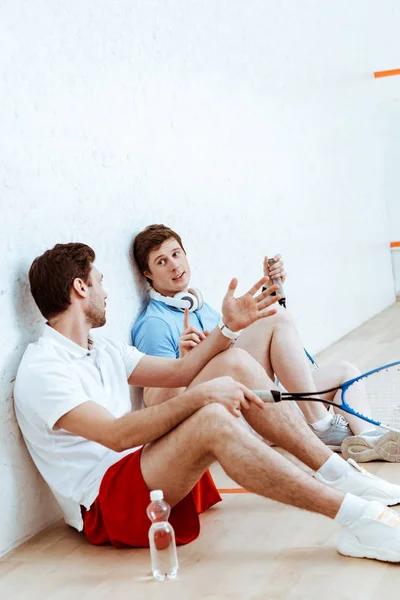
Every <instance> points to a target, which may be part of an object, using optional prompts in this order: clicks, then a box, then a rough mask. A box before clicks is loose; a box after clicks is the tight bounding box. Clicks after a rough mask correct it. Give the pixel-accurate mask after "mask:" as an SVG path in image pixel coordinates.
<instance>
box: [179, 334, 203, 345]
mask: <svg viewBox="0 0 400 600" xmlns="http://www.w3.org/2000/svg"><path fill="white" fill-rule="evenodd" d="M182 340H183V341H185V342H186V341H192V342H195V343H196V344H200V342H201V341H202V340H201V339H200V337H199V336H198V335H197V334H196V333H188V334H187V335H184V336H183V337H182Z"/></svg>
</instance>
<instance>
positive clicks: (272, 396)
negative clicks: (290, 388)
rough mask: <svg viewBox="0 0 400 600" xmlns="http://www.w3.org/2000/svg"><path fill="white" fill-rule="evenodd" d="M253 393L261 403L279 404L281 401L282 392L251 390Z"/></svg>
mask: <svg viewBox="0 0 400 600" xmlns="http://www.w3.org/2000/svg"><path fill="white" fill-rule="evenodd" d="M253 393H254V394H255V395H256V396H258V397H259V398H260V399H261V400H262V401H263V402H280V401H281V400H282V392H280V391H279V390H253Z"/></svg>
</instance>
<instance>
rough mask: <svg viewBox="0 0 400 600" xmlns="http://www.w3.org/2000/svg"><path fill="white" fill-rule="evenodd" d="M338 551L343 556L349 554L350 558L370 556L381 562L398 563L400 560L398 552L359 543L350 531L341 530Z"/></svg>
mask: <svg viewBox="0 0 400 600" xmlns="http://www.w3.org/2000/svg"><path fill="white" fill-rule="evenodd" d="M337 549H338V552H339V554H342V555H343V556H351V557H352V558H372V559H374V560H380V561H383V562H391V563H398V562H400V553H399V552H395V551H394V550H390V549H389V548H374V547H371V546H364V545H363V544H360V542H359V541H358V539H357V537H356V536H354V535H352V534H351V533H350V532H346V531H344V532H342V534H341V536H340V539H339V543H338V548H337Z"/></svg>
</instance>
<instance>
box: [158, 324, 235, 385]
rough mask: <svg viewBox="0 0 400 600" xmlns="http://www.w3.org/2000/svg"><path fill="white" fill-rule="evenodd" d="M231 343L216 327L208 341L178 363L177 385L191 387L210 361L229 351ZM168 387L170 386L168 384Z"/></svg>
mask: <svg viewBox="0 0 400 600" xmlns="http://www.w3.org/2000/svg"><path fill="white" fill-rule="evenodd" d="M231 343H232V340H230V339H228V338H226V337H225V336H224V335H223V334H222V333H221V330H220V329H219V327H216V328H215V329H214V331H212V333H210V335H209V336H208V337H207V339H205V340H204V341H203V342H201V344H198V345H197V346H196V347H195V348H193V350H191V351H190V352H188V353H187V354H186V355H185V356H184V357H183V358H179V359H178V360H177V361H176V362H177V364H178V367H177V370H176V373H175V376H174V380H175V385H176V386H178V385H179V386H188V385H190V384H191V383H192V381H193V379H194V378H195V377H196V375H198V374H199V373H200V371H201V370H202V369H203V368H204V367H205V366H206V365H207V364H208V363H209V362H210V360H211V359H212V358H214V356H216V355H217V354H219V353H220V352H223V351H224V350H227V349H228V348H229V347H230V345H231ZM166 387H170V386H169V385H168V384H166Z"/></svg>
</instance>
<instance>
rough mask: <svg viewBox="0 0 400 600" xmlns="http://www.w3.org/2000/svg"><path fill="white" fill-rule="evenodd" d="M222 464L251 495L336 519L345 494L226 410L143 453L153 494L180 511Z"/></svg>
mask: <svg viewBox="0 0 400 600" xmlns="http://www.w3.org/2000/svg"><path fill="white" fill-rule="evenodd" d="M215 460H217V461H218V462H219V463H220V464H221V466H222V467H223V469H224V470H225V471H226V473H227V474H228V475H229V476H230V477H231V478H232V479H233V480H234V481H236V482H237V483H238V484H239V485H241V486H243V487H245V488H246V489H247V490H249V491H251V492H254V493H256V494H259V495H261V496H265V497H266V498H271V499H272V500H276V501H278V502H283V503H284V504H290V505H292V506H297V507H298V508H302V509H305V510H310V511H313V512H317V513H321V514H323V515H325V516H327V517H330V518H334V517H335V516H336V514H337V512H338V510H339V508H340V505H341V503H342V501H343V497H344V496H343V494H342V493H341V492H339V491H337V490H333V489H331V488H329V487H327V486H324V485H322V484H320V483H319V482H318V481H316V480H314V479H313V478H312V477H310V476H309V475H308V474H306V473H304V472H303V471H301V470H300V469H299V468H298V467H296V466H295V465H293V464H292V463H291V462H290V461H288V460H287V459H286V458H284V457H283V456H281V455H279V454H278V453H277V452H275V451H274V450H272V449H271V448H269V447H268V446H266V445H265V444H263V442H260V441H259V440H257V439H256V438H255V437H254V436H253V435H252V434H251V433H250V432H248V431H246V430H245V429H243V427H242V426H241V425H240V424H239V422H238V420H237V419H235V417H233V416H232V415H231V414H230V413H229V412H228V411H227V410H226V409H225V408H224V407H223V406H221V405H218V404H210V405H208V406H206V407H204V408H202V409H200V410H198V411H197V412H196V413H195V414H194V415H192V416H191V417H189V418H188V419H186V421H184V422H183V423H181V424H180V425H179V426H178V427H176V428H175V429H174V430H173V431H171V432H170V433H168V434H167V435H165V436H163V437H162V438H160V439H159V440H157V441H155V442H153V443H151V444H148V445H146V446H145V448H144V449H143V453H142V461H141V468H142V474H143V478H144V480H145V482H146V485H147V487H148V488H149V489H162V490H163V491H164V494H165V497H166V500H167V501H168V502H169V503H170V504H171V505H172V506H174V505H175V504H177V503H178V502H179V501H180V500H181V499H182V498H184V497H185V496H186V495H187V494H188V493H189V491H190V490H191V489H192V488H193V486H194V485H195V483H196V482H197V481H198V480H199V479H200V477H201V476H202V474H203V473H204V472H205V470H206V469H207V468H208V467H209V466H210V465H211V463H213V462H214V461H215Z"/></svg>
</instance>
